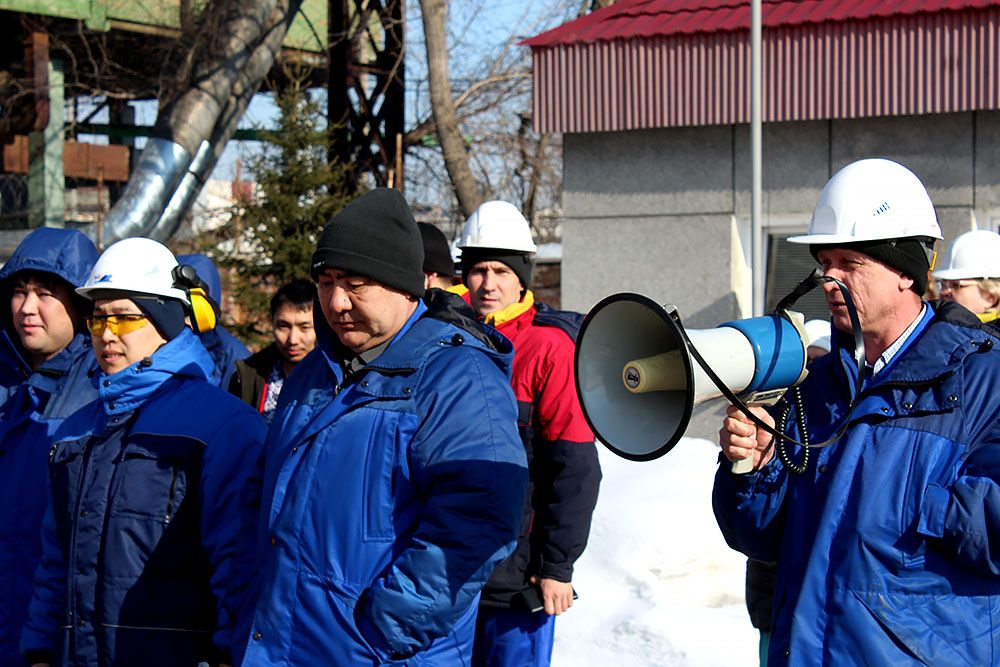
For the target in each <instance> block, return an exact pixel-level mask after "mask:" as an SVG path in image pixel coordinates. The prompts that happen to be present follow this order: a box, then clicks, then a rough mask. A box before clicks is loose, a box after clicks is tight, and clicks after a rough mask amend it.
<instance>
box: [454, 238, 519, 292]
mask: <svg viewBox="0 0 1000 667" xmlns="http://www.w3.org/2000/svg"><path fill="white" fill-rule="evenodd" d="M479 262H503V263H504V264H506V265H507V266H509V267H510V269H511V271H513V272H514V274H515V275H516V276H517V277H518V279H519V280H520V281H521V287H522V288H524V289H528V288H529V287H530V286H531V265H532V262H531V255H529V254H528V253H525V252H512V251H510V250H508V249H506V248H463V249H462V282H463V283H465V285H466V287H468V285H469V277H468V276H469V272H470V271H472V267H474V266H475V265H476V264H478V263H479Z"/></svg>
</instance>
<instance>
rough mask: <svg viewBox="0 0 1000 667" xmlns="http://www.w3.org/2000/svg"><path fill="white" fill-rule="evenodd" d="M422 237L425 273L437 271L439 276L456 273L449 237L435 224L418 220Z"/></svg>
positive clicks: (449, 275) (450, 275)
mask: <svg viewBox="0 0 1000 667" xmlns="http://www.w3.org/2000/svg"><path fill="white" fill-rule="evenodd" d="M417 227H419V228H420V237H421V238H422V239H423V242H424V273H436V274H438V275H439V276H448V277H449V278H451V277H453V276H454V275H455V262H454V261H453V260H452V258H451V248H449V247H448V238H447V237H446V236H445V235H444V232H442V231H441V230H440V229H438V228H437V227H436V226H435V225H432V224H429V223H426V222H418V223H417Z"/></svg>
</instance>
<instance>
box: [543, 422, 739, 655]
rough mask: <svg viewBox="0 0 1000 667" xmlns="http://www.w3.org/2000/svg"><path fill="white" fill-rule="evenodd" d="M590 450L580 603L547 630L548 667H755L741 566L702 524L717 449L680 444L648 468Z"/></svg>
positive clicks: (709, 518) (688, 441) (577, 577)
mask: <svg viewBox="0 0 1000 667" xmlns="http://www.w3.org/2000/svg"><path fill="white" fill-rule="evenodd" d="M599 449H600V456H601V465H602V468H603V471H604V480H603V482H602V484H601V495H600V499H599V501H598V504H597V511H596V512H595V514H594V523H593V527H592V529H591V532H590V543H589V545H588V547H587V551H586V552H585V553H584V555H583V557H582V558H581V559H580V560H579V561H578V562H577V566H576V571H575V574H574V581H573V585H574V587H575V588H576V590H577V592H578V593H579V595H580V599H579V600H577V602H576V604H575V605H574V606H573V608H572V609H571V610H570V611H569V612H568V613H566V614H565V615H563V616H561V617H560V618H559V620H558V621H557V622H556V646H555V653H554V655H553V660H552V664H553V666H554V667H582V666H587V665H594V666H597V665H601V666H602V667H603V666H606V665H613V666H614V667H651V666H654V665H655V666H682V665H683V666H689V667H742V666H746V667H751V666H753V665H756V664H757V631H756V630H754V629H753V627H751V625H750V620H749V617H748V616H747V611H746V606H745V604H744V596H743V591H744V576H745V572H746V559H745V558H744V557H743V556H742V555H740V554H738V553H736V552H735V551H732V550H731V549H730V548H729V547H728V546H727V545H726V543H725V541H724V540H723V539H722V535H721V534H720V533H719V529H718V526H717V525H716V523H715V517H714V516H713V515H712V504H711V496H712V480H713V476H714V474H715V469H716V457H717V456H718V451H719V450H718V446H717V445H714V444H713V443H710V442H708V441H706V440H698V439H693V438H684V439H682V440H681V441H680V442H679V443H678V444H677V446H676V447H674V449H673V450H672V451H671V452H670V453H669V454H667V455H666V456H665V457H663V458H660V459H658V460H656V461H652V462H648V463H633V462H631V461H626V460H624V459H621V458H619V457H617V456H615V455H614V454H612V453H611V452H610V451H608V450H607V449H605V448H603V447H600V446H599Z"/></svg>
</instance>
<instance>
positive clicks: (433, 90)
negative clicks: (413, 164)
mask: <svg viewBox="0 0 1000 667" xmlns="http://www.w3.org/2000/svg"><path fill="white" fill-rule="evenodd" d="M420 7H421V9H422V14H423V24H424V39H425V40H426V46H427V71H428V76H429V79H430V98H431V110H432V113H433V116H434V123H435V125H436V127H437V134H438V139H439V140H440V142H441V152H442V155H443V157H444V163H445V167H446V168H447V170H448V176H449V177H450V178H451V182H452V184H453V185H454V187H455V196H456V197H457V198H458V204H459V207H460V208H461V209H462V212H463V213H464V214H465V215H471V214H472V212H473V211H475V210H476V208H478V207H479V204H480V203H481V202H482V194H481V193H480V192H479V187H478V185H477V184H476V179H475V178H474V177H473V175H472V170H471V169H470V168H469V159H468V156H467V154H466V150H465V141H464V140H463V139H462V132H461V130H460V129H459V127H458V119H457V118H456V117H455V103H454V100H453V99H452V93H451V81H450V80H449V78H448V45H447V40H446V37H445V15H446V7H445V2H444V0H421V2H420Z"/></svg>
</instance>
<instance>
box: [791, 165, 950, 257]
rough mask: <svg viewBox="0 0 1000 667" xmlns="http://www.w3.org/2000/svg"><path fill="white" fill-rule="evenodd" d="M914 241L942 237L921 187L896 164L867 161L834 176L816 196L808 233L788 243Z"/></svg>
mask: <svg viewBox="0 0 1000 667" xmlns="http://www.w3.org/2000/svg"><path fill="white" fill-rule="evenodd" d="M915 237H916V238H919V237H924V238H929V239H940V238H941V227H940V225H938V220H937V215H936V214H935V212H934V204H932V203H931V198H930V197H929V196H928V195H927V190H926V188H924V184H923V183H921V182H920V179H919V178H917V177H916V175H914V173H913V172H912V171H910V170H909V169H907V168H906V167H904V166H903V165H901V164H899V163H897V162H893V161H892V160H886V159H883V158H871V159H865V160H858V161H857V162H852V163H851V164H849V165H847V166H846V167H844V168H843V169H841V170H840V171H838V172H837V173H836V174H834V175H833V177H832V178H831V179H830V180H829V181H828V182H827V184H826V186H825V187H824V188H823V191H822V192H821V193H820V195H819V200H818V201H817V202H816V208H815V210H814V211H813V216H812V220H811V221H810V222H809V231H808V233H806V234H804V235H802V236H793V237H791V238H789V239H788V240H789V241H791V242H792V243H809V244H816V245H825V244H842V243H856V242H860V241H878V240H889V239H901V238H915Z"/></svg>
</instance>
